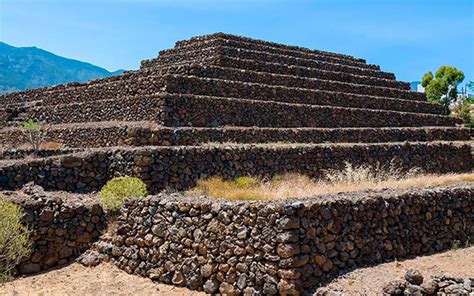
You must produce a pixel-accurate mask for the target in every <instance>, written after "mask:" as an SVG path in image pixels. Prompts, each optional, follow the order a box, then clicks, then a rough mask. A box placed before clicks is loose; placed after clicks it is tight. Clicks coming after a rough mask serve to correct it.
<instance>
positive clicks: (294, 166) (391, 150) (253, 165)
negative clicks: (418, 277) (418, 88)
mask: <svg viewBox="0 0 474 296" xmlns="http://www.w3.org/2000/svg"><path fill="white" fill-rule="evenodd" d="M346 162H349V163H352V164H353V165H356V166H357V165H362V164H364V165H372V166H375V165H378V164H380V165H381V166H388V165H390V164H391V163H392V162H395V164H397V165H398V166H399V167H400V168H401V169H402V170H408V169H411V168H414V167H416V168H419V169H421V170H422V171H426V172H430V173H447V172H466V171H470V170H471V169H472V157H471V147H470V145H468V144H465V145H461V144H459V145H454V144H450V143H446V144H443V143H430V144H426V143H415V144H409V143H406V144H396V143H394V144H355V145H345V144H341V145H301V144H300V145H294V146H291V145H277V146H274V145H268V146H267V145H231V146H215V147H214V146H204V147H183V146H178V147H144V148H133V149H132V148H129V149H126V148H109V149H96V150H92V151H89V152H82V153H75V154H72V155H65V156H58V157H49V158H42V159H34V160H25V161H15V162H8V161H3V163H1V162H0V176H1V177H0V188H7V189H14V188H21V187H22V186H23V185H24V184H26V183H28V182H31V181H32V182H34V183H35V184H38V185H41V186H42V187H44V188H45V189H47V190H67V191H72V192H74V191H75V192H91V191H97V190H99V189H100V188H101V187H102V186H103V185H104V184H105V183H106V182H107V181H108V180H110V179H111V178H113V177H115V176H119V175H122V176H123V175H132V176H137V177H139V178H141V179H142V180H144V182H145V183H147V184H148V187H149V190H150V191H151V192H154V193H158V192H160V191H162V190H164V189H168V190H185V189H188V188H191V187H193V186H194V185H195V182H196V180H198V179H203V178H207V177H210V176H214V175H220V176H223V177H224V178H226V179H232V178H235V177H238V176H245V175H253V176H262V177H271V176H274V175H279V174H284V173H288V172H299V173H302V174H305V175H308V176H310V177H315V178H319V177H322V176H323V175H324V173H325V170H327V169H342V168H343V167H344V165H345V163H346Z"/></svg>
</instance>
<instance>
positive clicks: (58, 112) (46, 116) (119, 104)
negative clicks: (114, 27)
mask: <svg viewBox="0 0 474 296" xmlns="http://www.w3.org/2000/svg"><path fill="white" fill-rule="evenodd" d="M162 103H163V102H162V100H161V99H160V97H159V96H155V97H152V98H151V99H150V100H147V97H146V96H128V97H125V98H116V97H113V96H110V97H107V98H106V99H99V100H90V101H83V102H75V103H65V104H59V105H54V106H51V105H46V106H38V107H33V108H29V109H28V110H27V111H26V112H25V113H26V117H27V118H31V119H33V120H34V121H37V122H40V123H42V124H61V123H76V122H97V121H110V120H116V121H143V120H150V121H157V122H160V118H161V117H160V116H161V115H162V113H163V104H162ZM7 125H8V126H12V124H10V123H7Z"/></svg>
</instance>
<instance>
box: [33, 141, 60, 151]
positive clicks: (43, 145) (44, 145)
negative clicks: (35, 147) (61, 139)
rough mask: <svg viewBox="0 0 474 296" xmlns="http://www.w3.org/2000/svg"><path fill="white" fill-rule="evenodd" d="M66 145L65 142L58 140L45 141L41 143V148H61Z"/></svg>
mask: <svg viewBox="0 0 474 296" xmlns="http://www.w3.org/2000/svg"><path fill="white" fill-rule="evenodd" d="M64 147H65V145H64V144H63V143H58V142H44V143H41V144H39V149H41V150H59V149H61V148H64Z"/></svg>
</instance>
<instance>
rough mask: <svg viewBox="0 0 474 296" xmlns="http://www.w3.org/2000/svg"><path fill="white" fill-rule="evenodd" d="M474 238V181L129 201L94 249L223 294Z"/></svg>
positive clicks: (325, 275) (270, 291) (308, 280)
mask: <svg viewBox="0 0 474 296" xmlns="http://www.w3.org/2000/svg"><path fill="white" fill-rule="evenodd" d="M473 235H474V186H473V185H472V184H461V185H454V186H450V187H434V188H419V189H411V190H399V191H392V190H384V191H378V192H370V191H367V192H360V193H342V194H337V195H331V196H326V197H312V198H307V199H301V200H288V201H275V202H226V201H222V200H215V199H207V198H204V197H199V198H185V197H182V196H174V195H172V196H166V195H160V196H154V197H147V198H144V199H140V200H130V201H129V202H128V203H127V205H126V207H125V208H124V210H123V215H122V216H121V217H120V218H119V225H118V233H117V235H116V237H114V238H113V239H112V240H111V241H110V242H109V243H108V244H100V250H101V251H102V252H103V253H105V254H107V255H108V256H109V257H110V259H111V260H112V262H113V263H114V264H116V265H117V266H118V267H120V268H122V269H124V270H125V271H127V272H129V273H135V274H139V275H143V276H146V277H149V278H151V279H153V280H158V281H160V282H165V283H168V284H174V285H178V286H185V287H188V288H190V289H194V290H204V291H205V292H207V293H221V294H224V295H240V294H245V295H255V293H261V294H264V295H276V294H283V295H288V294H291V295H298V294H299V293H302V292H308V291H310V290H311V289H314V288H316V287H317V286H318V285H319V284H321V283H324V282H325V281H326V280H329V279H332V278H333V277H335V276H337V275H338V273H339V272H341V271H345V270H348V269H351V268H354V267H360V266H366V265H372V264H376V263H381V262H385V261H386V260H394V259H402V258H407V257H410V256H417V255H424V254H430V253H433V252H439V251H442V250H446V249H449V248H451V247H452V245H453V243H454V242H455V241H457V242H459V243H461V244H464V243H466V242H467V241H468V239H469V237H472V236H473Z"/></svg>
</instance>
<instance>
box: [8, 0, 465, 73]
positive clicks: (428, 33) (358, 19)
mask: <svg viewBox="0 0 474 296" xmlns="http://www.w3.org/2000/svg"><path fill="white" fill-rule="evenodd" d="M220 31H223V32H228V33H234V34H239V35H245V36H249V37H255V38H260V39H266V40H271V41H276V42H281V43H287V44H294V45H300V46H306V47H310V48H315V49H323V50H329V51H335V52H341V53H347V54H351V55H354V56H357V57H362V58H365V59H367V61H368V62H370V63H374V64H379V65H381V66H382V69H383V70H386V71H390V72H394V73H395V74H396V76H397V78H398V79H400V80H405V81H413V80H419V79H420V78H421V76H422V75H423V74H424V73H425V72H426V71H428V70H436V69H437V68H438V67H439V66H440V65H453V66H455V67H458V68H459V69H461V70H463V71H464V72H465V74H466V80H469V79H470V80H474V0H444V1H442V0H398V1H395V0H370V1H349V0H345V1H336V0H312V1H310V0H240V1H239V0H235V1H231V0H201V1H199V0H82V1H80V0H75V1H73V0H0V41H4V42H6V43H9V44H11V45H14V46H37V47H40V48H43V49H46V50H48V51H51V52H53V53H56V54H58V55H62V56H65V57H69V58H75V59H79V60H82V61H87V62H90V63H93V64H95V65H98V66H102V67H105V68H107V69H109V70H116V69H119V68H123V69H136V68H138V66H139V62H140V60H142V59H147V58H152V57H155V56H156V55H157V54H158V51H159V50H162V49H166V48H170V47H172V46H173V45H174V42H175V41H176V40H181V39H187V38H189V37H191V36H194V35H202V34H208V33H213V32H220Z"/></svg>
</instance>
